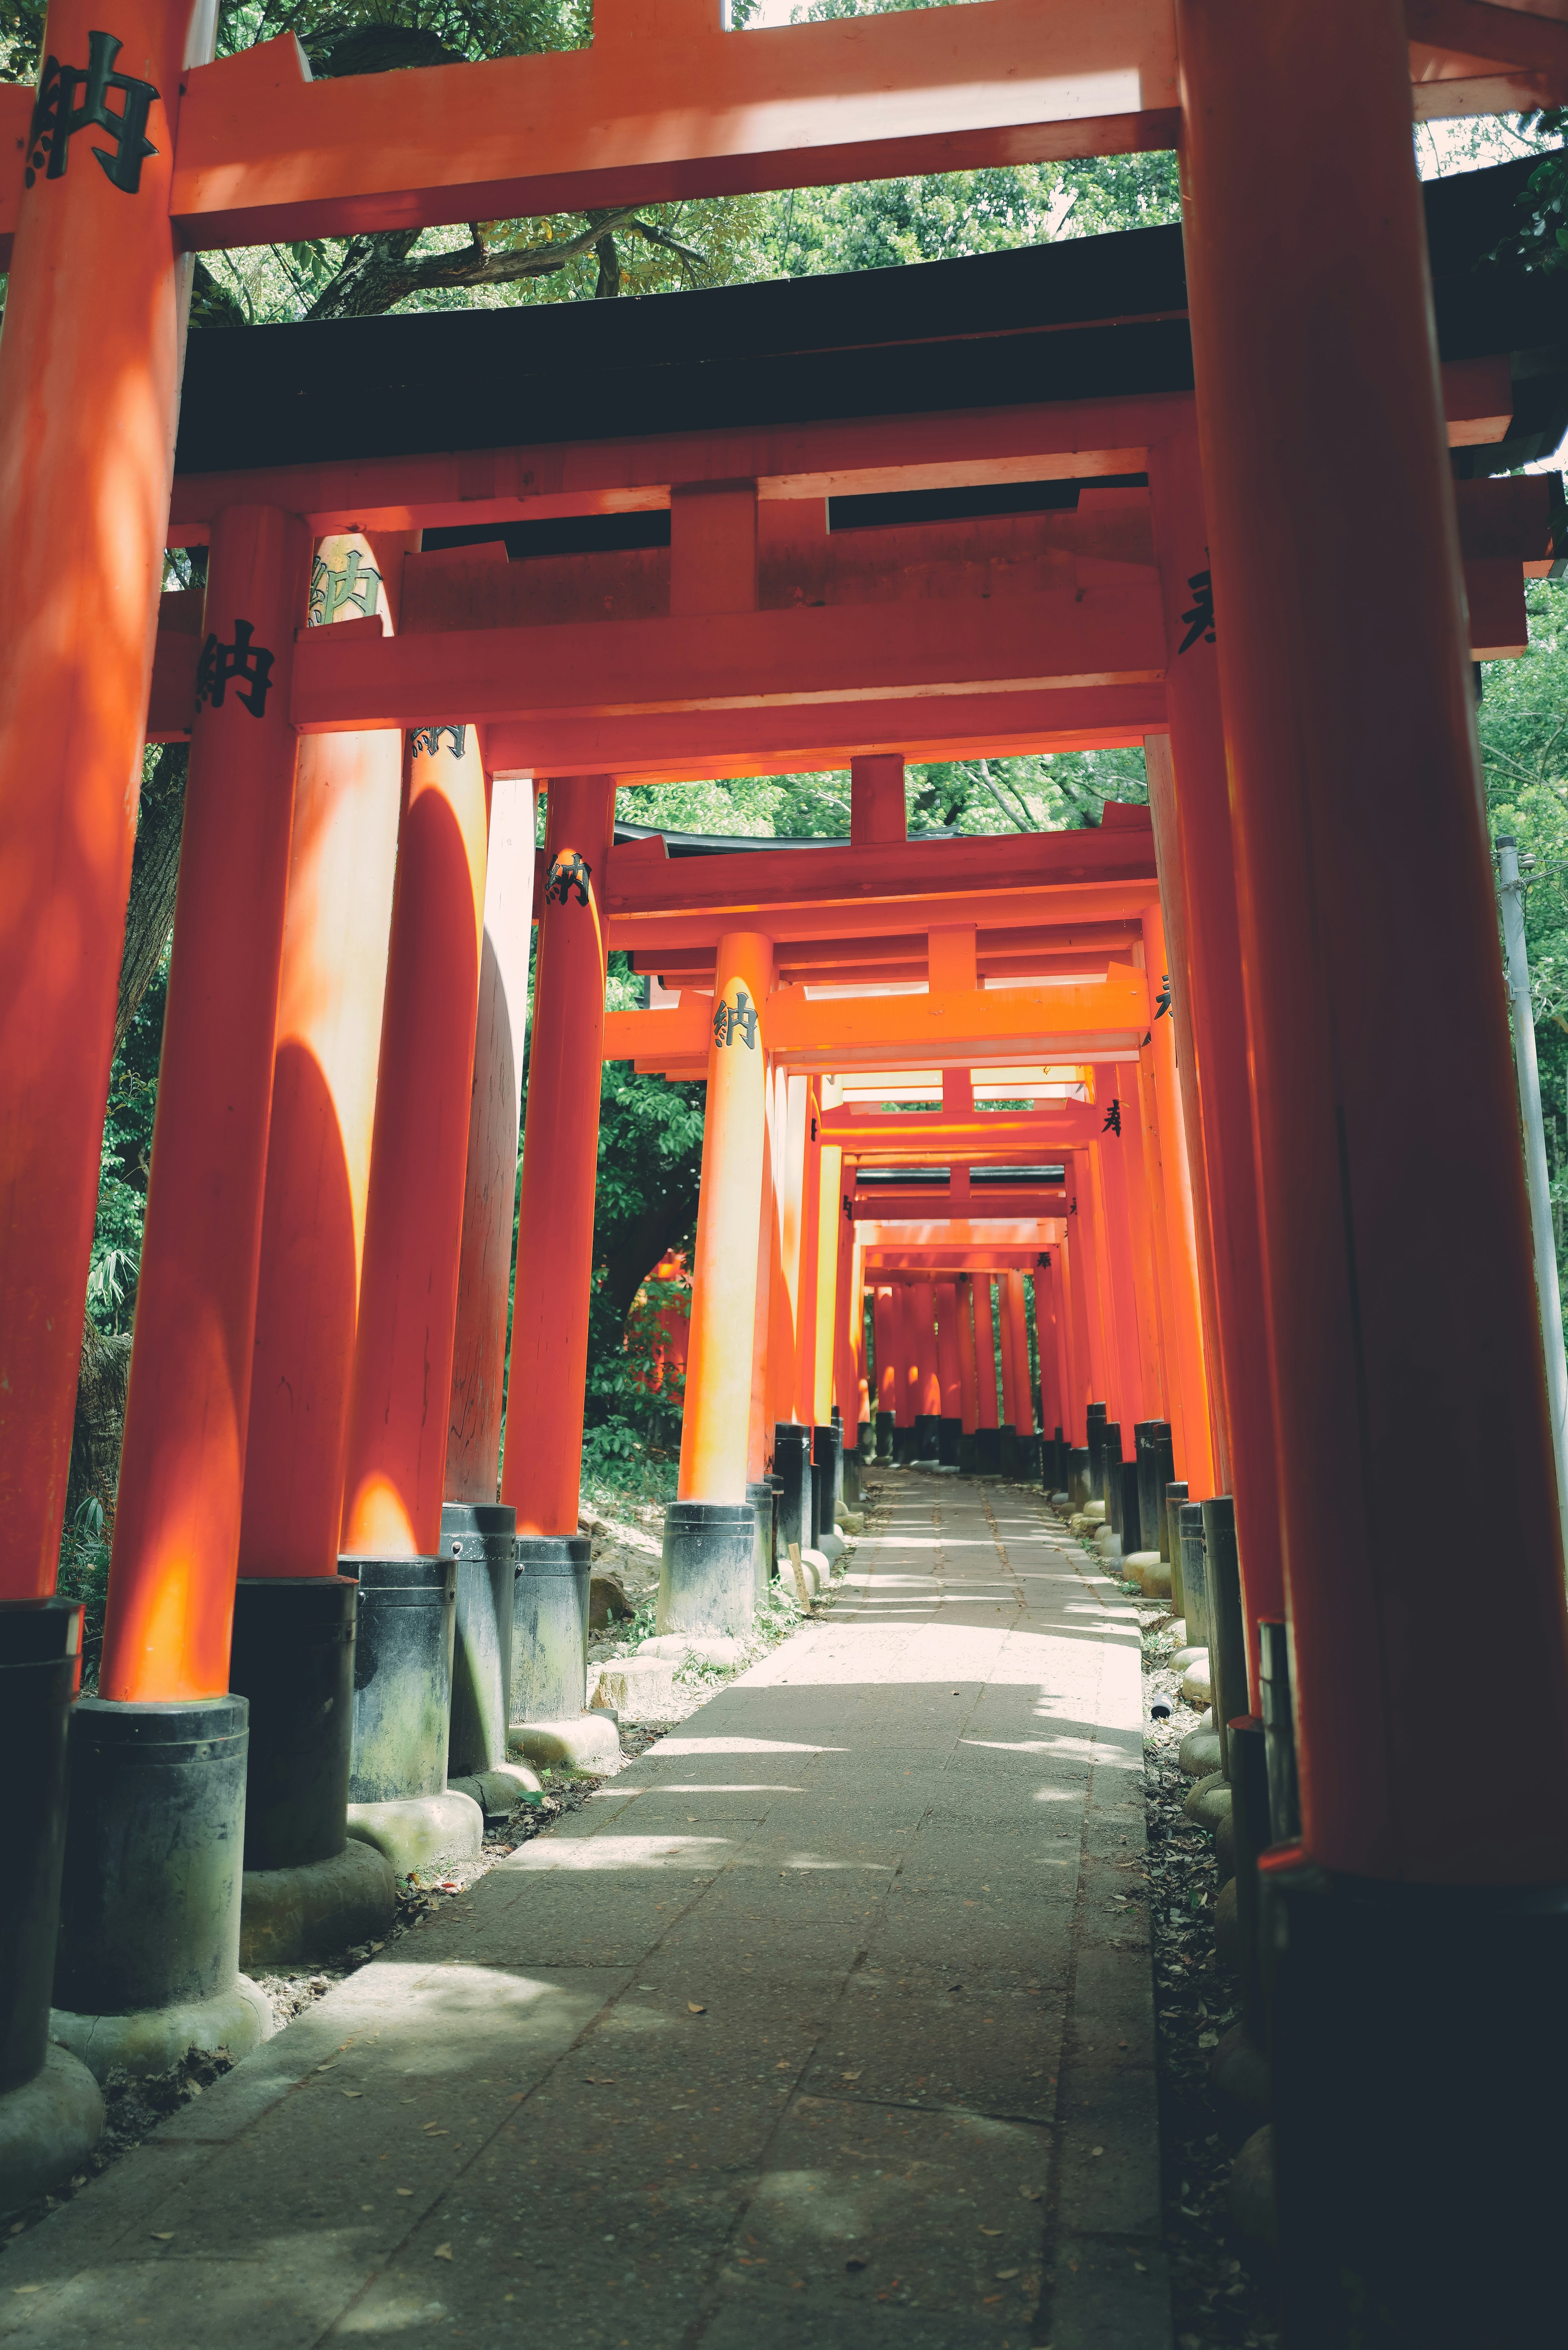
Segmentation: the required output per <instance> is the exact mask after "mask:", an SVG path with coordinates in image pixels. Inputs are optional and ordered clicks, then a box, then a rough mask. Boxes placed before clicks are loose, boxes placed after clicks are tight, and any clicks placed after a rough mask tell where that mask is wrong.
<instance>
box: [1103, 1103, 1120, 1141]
mask: <svg viewBox="0 0 1568 2350" xmlns="http://www.w3.org/2000/svg"><path fill="white" fill-rule="evenodd" d="M1121 1130H1122V1106H1121V1103H1120V1102H1119V1101H1114V1102H1112V1104H1111V1106H1110V1107H1109V1108H1108V1109H1107V1110H1106V1122H1105V1124H1104V1126H1102V1127H1101V1128H1100V1132H1101V1133H1102V1134H1120V1132H1121Z"/></svg>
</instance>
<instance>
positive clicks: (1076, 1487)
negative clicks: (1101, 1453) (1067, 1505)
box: [1067, 1444, 1090, 1510]
mask: <svg viewBox="0 0 1568 2350" xmlns="http://www.w3.org/2000/svg"><path fill="white" fill-rule="evenodd" d="M1067 1499H1068V1501H1069V1502H1071V1503H1072V1504H1073V1507H1074V1509H1075V1510H1082V1509H1083V1508H1084V1507H1085V1504H1086V1503H1088V1501H1089V1499H1090V1494H1089V1453H1088V1448H1087V1446H1086V1445H1083V1444H1070V1445H1069V1446H1068V1448H1067Z"/></svg>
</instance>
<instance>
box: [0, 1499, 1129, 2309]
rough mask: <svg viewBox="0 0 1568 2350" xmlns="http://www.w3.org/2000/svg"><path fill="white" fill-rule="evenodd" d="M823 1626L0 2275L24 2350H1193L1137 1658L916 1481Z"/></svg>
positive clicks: (1011, 1546) (306, 2019) (780, 1653)
mask: <svg viewBox="0 0 1568 2350" xmlns="http://www.w3.org/2000/svg"><path fill="white" fill-rule="evenodd" d="M882 1482H883V1499H884V1503H885V1504H887V1506H886V1507H885V1509H884V1513H883V1521H882V1524H881V1527H880V1529H879V1531H877V1533H876V1534H873V1535H871V1536H868V1537H867V1539H865V1540H863V1541H862V1542H861V1543H860V1544H859V1545H858V1547H857V1551H856V1552H855V1554H854V1555H853V1557H852V1560H851V1564H850V1571H849V1575H848V1577H847V1581H846V1587H845V1589H844V1590H843V1592H842V1593H841V1595H840V1596H839V1597H838V1598H837V1600H836V1602H835V1604H834V1606H833V1607H832V1609H831V1610H830V1611H829V1612H828V1613H827V1614H826V1615H824V1616H823V1617H819V1618H817V1619H815V1620H814V1621H812V1622H811V1623H809V1624H808V1625H806V1626H805V1627H803V1628H802V1630H801V1631H800V1632H799V1633H798V1634H797V1635H796V1637H795V1638H794V1639H792V1640H790V1641H788V1642H786V1643H785V1644H784V1646H783V1647H781V1648H778V1649H775V1650H774V1652H773V1653H772V1654H771V1655H770V1656H769V1657H768V1658H767V1659H764V1660H763V1662H762V1663H761V1664H759V1665H757V1666H756V1667H754V1668H753V1669H752V1670H751V1671H750V1672H748V1673H747V1674H745V1675H744V1676H742V1678H741V1679H739V1680H737V1681H735V1682H733V1683H731V1684H729V1685H727V1686H726V1687H724V1688H722V1690H719V1691H718V1692H717V1693H716V1694H715V1695H714V1696H713V1697H712V1698H711V1699H710V1700H709V1701H708V1702H707V1703H706V1704H705V1705H704V1706H703V1707H702V1708H701V1711H699V1712H698V1713H696V1714H694V1715H692V1716H691V1718H690V1719H689V1720H687V1721H684V1722H682V1723H681V1724H680V1727H679V1729H678V1730H677V1731H675V1732H673V1733H672V1734H671V1735H670V1737H668V1738H666V1739H664V1740H663V1741H662V1742H660V1743H659V1745H658V1746H656V1747H654V1748H653V1749H652V1750H651V1751H650V1752H649V1753H647V1754H645V1755H643V1756H641V1757H639V1760H638V1761H637V1762H636V1763H633V1764H631V1765H629V1766H628V1769H627V1770H626V1772H625V1773H622V1775H621V1776H620V1777H619V1778H618V1780H616V1781H615V1782H613V1783H611V1784H610V1785H609V1786H607V1787H606V1788H605V1789H604V1790H602V1791H601V1792H600V1793H599V1794H597V1795H596V1796H595V1797H594V1798H593V1799H592V1800H591V1801H590V1802H589V1803H588V1804H585V1805H584V1806H583V1808H582V1809H581V1810H580V1811H579V1812H577V1813H576V1814H573V1815H571V1816H570V1817H569V1818H567V1819H566V1820H564V1821H562V1822H561V1823H559V1824H558V1825H557V1826H556V1828H554V1829H553V1830H551V1831H550V1832H548V1833H547V1834H546V1835H543V1836H541V1837H539V1838H537V1839H535V1841H534V1842H532V1843H530V1844H528V1845H527V1846H524V1847H523V1848H522V1849H520V1850H519V1851H518V1852H517V1853H516V1854H515V1855H514V1856H513V1857H512V1858H511V1859H510V1860H508V1861H506V1862H505V1863H504V1864H503V1865H502V1866H499V1867H498V1868H496V1869H494V1870H493V1871H492V1872H491V1873H490V1874H489V1875H488V1876H487V1877H484V1878H483V1879H482V1880H481V1881H480V1882H479V1883H478V1884H477V1885H475V1886H474V1887H472V1890H471V1891H470V1892H469V1893H467V1894H465V1895H463V1896H462V1897H461V1898H458V1899H457V1900H454V1901H452V1903H451V1904H449V1905H446V1906H445V1907H444V1908H442V1910H441V1912H440V1913H439V1915H438V1916H437V1917H436V1918H432V1919H431V1922H430V1923H429V1924H427V1925H426V1926H425V1927H423V1928H421V1929H419V1930H418V1931H417V1932H416V1933H415V1934H413V1935H411V1936H408V1937H405V1938H404V1939H401V1940H400V1941H399V1942H397V1943H396V1944H395V1945H393V1946H392V1947H391V1948H390V1949H389V1950H388V1951H387V1952H386V1953H384V1954H383V1956H382V1957H381V1958H380V1959H379V1960H376V1961H375V1962H374V1963H373V1964H372V1965H370V1966H369V1967H366V1968H363V1969H362V1970H360V1971H359V1972H358V1973H357V1974H356V1975H354V1976H353V1977H351V1978H350V1979H349V1980H348V1981H347V1982H345V1983H343V1984H341V1985H339V1986H337V1988H336V1989H335V1990H334V1991H331V1992H330V1993H328V1995H327V1997H326V1998H325V1999H323V2000H322V2001H320V2002H318V2003H317V2006H316V2007H315V2008H313V2009H311V2010H310V2011H309V2012H307V2013H306V2015H304V2016H302V2017H301V2018H299V2019H298V2021H297V2022H295V2023H294V2024H292V2025H290V2026H289V2028H288V2029H287V2030H286V2031H285V2032H284V2033H280V2034H279V2035H278V2036H277V2037H276V2038H275V2040H273V2041H272V2042H270V2043H268V2044H267V2046H266V2047H265V2048H264V2049H262V2050H261V2051H259V2052H258V2053H257V2054H256V2055H255V2056H254V2057H252V2058H251V2059H250V2060H249V2061H248V2062H247V2063H246V2064H244V2065H242V2066H240V2067H239V2068H238V2069H237V2070H236V2071H235V2072H234V2073H233V2074H229V2075H227V2076H226V2077H225V2078H224V2079H223V2081H221V2082H220V2083H218V2084H217V2085H216V2086H215V2087H213V2089H211V2090H209V2091H208V2092H207V2094H206V2095H204V2096H203V2097H202V2098H201V2099H200V2100H198V2101H197V2102H196V2103H195V2104H193V2105H192V2106H187V2107H185V2108H184V2109H182V2112H181V2113H180V2114H179V2115H178V2116H174V2117H173V2118H172V2119H171V2121H170V2122H169V2123H168V2124H166V2125H165V2126H163V2128H162V2129H161V2130H160V2131H159V2132H158V2133H157V2134H156V2135H155V2137H152V2138H151V2139H149V2140H148V2141H147V2142H146V2144H144V2145H143V2146H142V2147H140V2148H139V2149H138V2150H137V2152H136V2153H135V2154H133V2155H131V2156H130V2157H128V2158H126V2159H125V2160H124V2161H123V2162H121V2163H119V2164H118V2165H117V2166H116V2167H115V2168H113V2169H112V2170H110V2171H109V2172H108V2173H107V2174H106V2175H105V2177H104V2178H102V2179H101V2180H99V2181H97V2182H95V2184H94V2185H93V2186H92V2187H90V2188H88V2189H86V2190H85V2191H83V2192H82V2193H81V2194H79V2195H78V2197H77V2198H76V2199H75V2200H74V2201H73V2202H71V2203H70V2204H68V2205H67V2206H66V2207H64V2208H63V2209H62V2210H60V2211H58V2212H57V2213H55V2214H54V2215H53V2216H52V2217H51V2218H50V2219H49V2220H47V2221H46V2222H45V2223H44V2224H43V2225H42V2226H40V2227H39V2228H37V2229H36V2230H33V2231H31V2232H30V2233H29V2234H27V2235H26V2236H23V2237H20V2238H18V2239H17V2240H16V2242H15V2243H14V2244H12V2245H11V2246H10V2247H9V2248H8V2249H7V2251H5V2257H4V2259H3V2260H0V2341H3V2342H5V2343H11V2342H16V2343H18V2344H25V2345H36V2350H86V2345H89V2344H90V2345H92V2350H121V2345H155V2350H296V2345H298V2350H306V2345H311V2350H314V2345H345V2344H349V2343H352V2342H355V2341H358V2340H359V2339H362V2338H364V2339H372V2338H374V2339H385V2338H387V2337H389V2336H390V2337H395V2338H397V2339H398V2340H399V2341H400V2342H401V2341H405V2340H406V2341H409V2342H410V2343H411V2344H418V2343H424V2342H430V2343H436V2342H445V2341H452V2342H459V2341H461V2342H462V2343H464V2344H465V2345H474V2344H477V2345H524V2344H526V2345H537V2344H541V2343H547V2344H548V2345H550V2350H601V2345H602V2350H631V2345H636V2350H666V2345H668V2350H841V2345H842V2350H849V2345H854V2350H967V2345H971V2344H972V2345H985V2350H1030V2345H1033V2350H1044V2345H1050V2350H1111V2346H1112V2345H1115V2350H1169V2344H1170V2317H1169V2293H1168V2280H1167V2276H1166V2269H1165V2262H1164V2258H1163V2254H1162V2251H1161V2246H1160V2239H1159V2161H1158V2119H1157V2108H1156V2096H1155V2083H1154V2070H1153V2060H1154V2047H1153V2002H1152V1996H1151V1979H1150V1967H1149V1956H1148V1946H1147V1898H1146V1894H1147V1887H1146V1885H1145V1882H1144V1878H1143V1808H1142V1790H1141V1776H1140V1773H1141V1685H1140V1680H1139V1671H1138V1639H1137V1618H1136V1616H1135V1615H1134V1613H1133V1611H1132V1609H1131V1608H1130V1607H1128V1605H1127V1603H1126V1602H1125V1601H1124V1600H1123V1599H1122V1598H1121V1596H1120V1594H1119V1593H1118V1592H1117V1590H1116V1586H1115V1584H1114V1582H1113V1581H1111V1580H1110V1579H1109V1578H1108V1577H1107V1576H1106V1575H1103V1574H1102V1573H1101V1572H1099V1570H1098V1569H1097V1568H1096V1566H1095V1565H1093V1563H1092V1562H1090V1561H1089V1560H1088V1559H1087V1558H1086V1557H1085V1554H1084V1553H1083V1552H1082V1551H1081V1550H1080V1549H1079V1548H1078V1547H1077V1545H1076V1544H1073V1543H1071V1542H1069V1541H1068V1540H1067V1538H1066V1537H1065V1535H1064V1534H1063V1533H1062V1532H1061V1530H1060V1529H1059V1528H1058V1527H1057V1525H1056V1524H1055V1523H1054V1521H1052V1520H1050V1519H1048V1518H1047V1516H1046V1514H1045V1512H1044V1508H1043V1506H1042V1505H1041V1504H1040V1503H1038V1502H1037V1501H1036V1500H1035V1499H1034V1498H1033V1496H1032V1495H1030V1494H1029V1493H1028V1492H1025V1491H1024V1490H1023V1489H1022V1488H1017V1487H1009V1486H1003V1485H1000V1484H992V1485H987V1484H985V1483H982V1482H981V1481H979V1480H975V1479H969V1478H956V1477H955V1478H944V1479H942V1480H941V1481H940V1485H938V1484H935V1483H934V1482H932V1483H928V1482H925V1481H916V1480H911V1479H909V1477H908V1476H907V1475H900V1474H898V1473H897V1472H893V1473H889V1474H888V1475H887V1476H885V1478H884V1479H883V1481H882Z"/></svg>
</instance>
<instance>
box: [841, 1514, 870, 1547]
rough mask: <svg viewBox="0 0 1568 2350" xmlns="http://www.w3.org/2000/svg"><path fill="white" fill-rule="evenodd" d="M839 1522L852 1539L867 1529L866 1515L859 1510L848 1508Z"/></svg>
mask: <svg viewBox="0 0 1568 2350" xmlns="http://www.w3.org/2000/svg"><path fill="white" fill-rule="evenodd" d="M839 1523H840V1524H841V1525H842V1526H843V1528H844V1531H845V1533H846V1534H847V1535H848V1536H849V1538H850V1540H851V1541H853V1540H854V1539H855V1537H856V1535H857V1534H864V1533H865V1531H866V1520H865V1517H864V1516H863V1514H862V1513H861V1512H860V1511H858V1510H846V1511H845V1513H844V1515H843V1517H842V1518H841V1519H840V1521H839Z"/></svg>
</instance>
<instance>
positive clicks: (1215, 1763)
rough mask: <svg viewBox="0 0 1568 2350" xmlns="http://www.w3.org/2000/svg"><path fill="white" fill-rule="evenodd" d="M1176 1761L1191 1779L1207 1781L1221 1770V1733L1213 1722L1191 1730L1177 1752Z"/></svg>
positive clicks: (1207, 1722)
mask: <svg viewBox="0 0 1568 2350" xmlns="http://www.w3.org/2000/svg"><path fill="white" fill-rule="evenodd" d="M1176 1759H1177V1761H1178V1762H1179V1763H1180V1765H1181V1768H1182V1769H1183V1770H1184V1771H1185V1772H1186V1773H1187V1775H1188V1777H1189V1779H1206V1778H1207V1777H1208V1776H1209V1774H1210V1772H1211V1771H1218V1769H1219V1768H1220V1732H1219V1731H1217V1730H1216V1729H1215V1727H1214V1724H1213V1721H1212V1720H1211V1719H1210V1720H1209V1721H1201V1722H1199V1725H1198V1728H1197V1729H1196V1730H1189V1731H1188V1733H1187V1735H1186V1737H1185V1738H1184V1739H1183V1740H1182V1742H1181V1743H1180V1745H1179V1747H1178V1748H1177V1750H1176Z"/></svg>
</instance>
